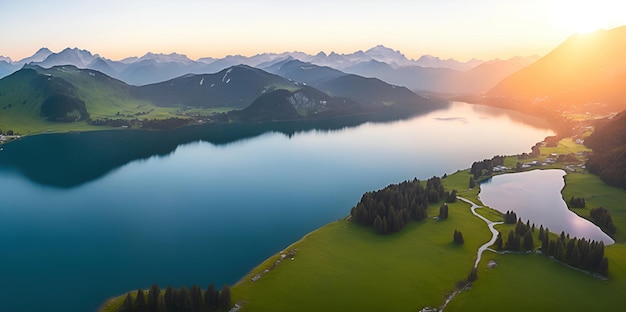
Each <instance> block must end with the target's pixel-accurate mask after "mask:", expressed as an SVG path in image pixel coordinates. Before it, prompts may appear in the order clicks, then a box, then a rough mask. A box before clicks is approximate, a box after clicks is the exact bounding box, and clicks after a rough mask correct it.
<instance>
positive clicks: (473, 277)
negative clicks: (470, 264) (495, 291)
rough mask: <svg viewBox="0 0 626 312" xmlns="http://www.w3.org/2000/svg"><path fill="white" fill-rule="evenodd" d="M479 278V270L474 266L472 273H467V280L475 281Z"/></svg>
mask: <svg viewBox="0 0 626 312" xmlns="http://www.w3.org/2000/svg"><path fill="white" fill-rule="evenodd" d="M477 279H478V270H477V269H476V268H472V270H471V271H470V273H469V274H468V275H467V281H468V282H470V283H471V282H473V281H475V280H477Z"/></svg>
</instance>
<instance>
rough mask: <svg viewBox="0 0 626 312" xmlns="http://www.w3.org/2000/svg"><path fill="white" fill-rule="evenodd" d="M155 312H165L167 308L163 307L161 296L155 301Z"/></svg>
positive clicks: (163, 302)
mask: <svg viewBox="0 0 626 312" xmlns="http://www.w3.org/2000/svg"><path fill="white" fill-rule="evenodd" d="M156 311H157V312H167V311H168V309H167V306H166V305H165V297H163V296H159V299H157V308H156Z"/></svg>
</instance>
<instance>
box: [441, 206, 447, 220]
mask: <svg viewBox="0 0 626 312" xmlns="http://www.w3.org/2000/svg"><path fill="white" fill-rule="evenodd" d="M447 218H448V205H447V204H445V203H444V204H443V205H441V207H439V219H440V220H443V219H447Z"/></svg>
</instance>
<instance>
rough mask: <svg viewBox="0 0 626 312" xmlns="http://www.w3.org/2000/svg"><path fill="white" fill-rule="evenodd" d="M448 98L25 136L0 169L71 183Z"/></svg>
mask: <svg viewBox="0 0 626 312" xmlns="http://www.w3.org/2000/svg"><path fill="white" fill-rule="evenodd" d="M449 106H450V103H448V102H446V103H440V104H437V105H429V106H420V107H413V108H395V109H388V110H385V111H382V112H377V113H374V114H362V115H356V116H348V117H340V118H332V119H323V120H300V121H282V122H262V123H217V124H207V125H203V126H190V127H184V128H179V129H176V130H172V131H141V130H137V131H122V130H119V131H94V132H83V133H70V134H49V135H38V136H33V137H27V138H24V139H22V140H19V141H17V142H13V143H10V144H9V145H7V146H5V148H4V151H3V152H2V153H0V170H2V169H3V168H4V170H17V171H19V172H20V173H21V174H23V175H24V176H25V177H27V178H28V179H30V180H31V181H33V182H35V183H39V184H42V185H47V186H53V187H62V188H70V187H76V186H79V185H82V184H84V183H87V182H90V181H93V180H95V179H98V178H100V177H102V176H104V175H105V174H107V173H108V172H111V171H113V170H115V169H116V168H119V167H121V166H123V165H125V164H127V163H130V162H132V161H135V160H140V159H149V158H151V157H154V156H166V155H169V154H171V153H172V152H174V151H175V150H176V148H177V147H178V146H180V145H184V144H188V143H191V142H196V141H205V142H209V143H212V144H214V145H218V146H222V145H228V144H230V143H233V142H237V141H242V140H247V139H250V138H254V137H258V136H260V135H263V134H265V133H282V134H284V135H286V136H287V137H289V138H291V137H292V136H293V135H295V134H297V133H302V132H307V131H316V132H318V133H319V132H328V133H334V132H340V131H343V130H345V129H348V128H354V127H358V126H359V125H362V124H364V123H389V122H393V121H397V120H405V119H409V118H413V117H415V116H419V115H424V114H427V113H430V112H432V111H435V110H439V109H447V108H449Z"/></svg>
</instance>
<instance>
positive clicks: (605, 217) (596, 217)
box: [589, 207, 615, 236]
mask: <svg viewBox="0 0 626 312" xmlns="http://www.w3.org/2000/svg"><path fill="white" fill-rule="evenodd" d="M589 216H590V217H591V219H593V223H595V224H596V225H597V226H599V227H600V228H601V229H602V230H603V231H604V232H606V233H607V234H609V235H611V236H613V235H614V234H615V225H613V218H611V214H610V213H609V211H608V210H606V209H605V208H604V207H598V208H593V209H591V211H589Z"/></svg>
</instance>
